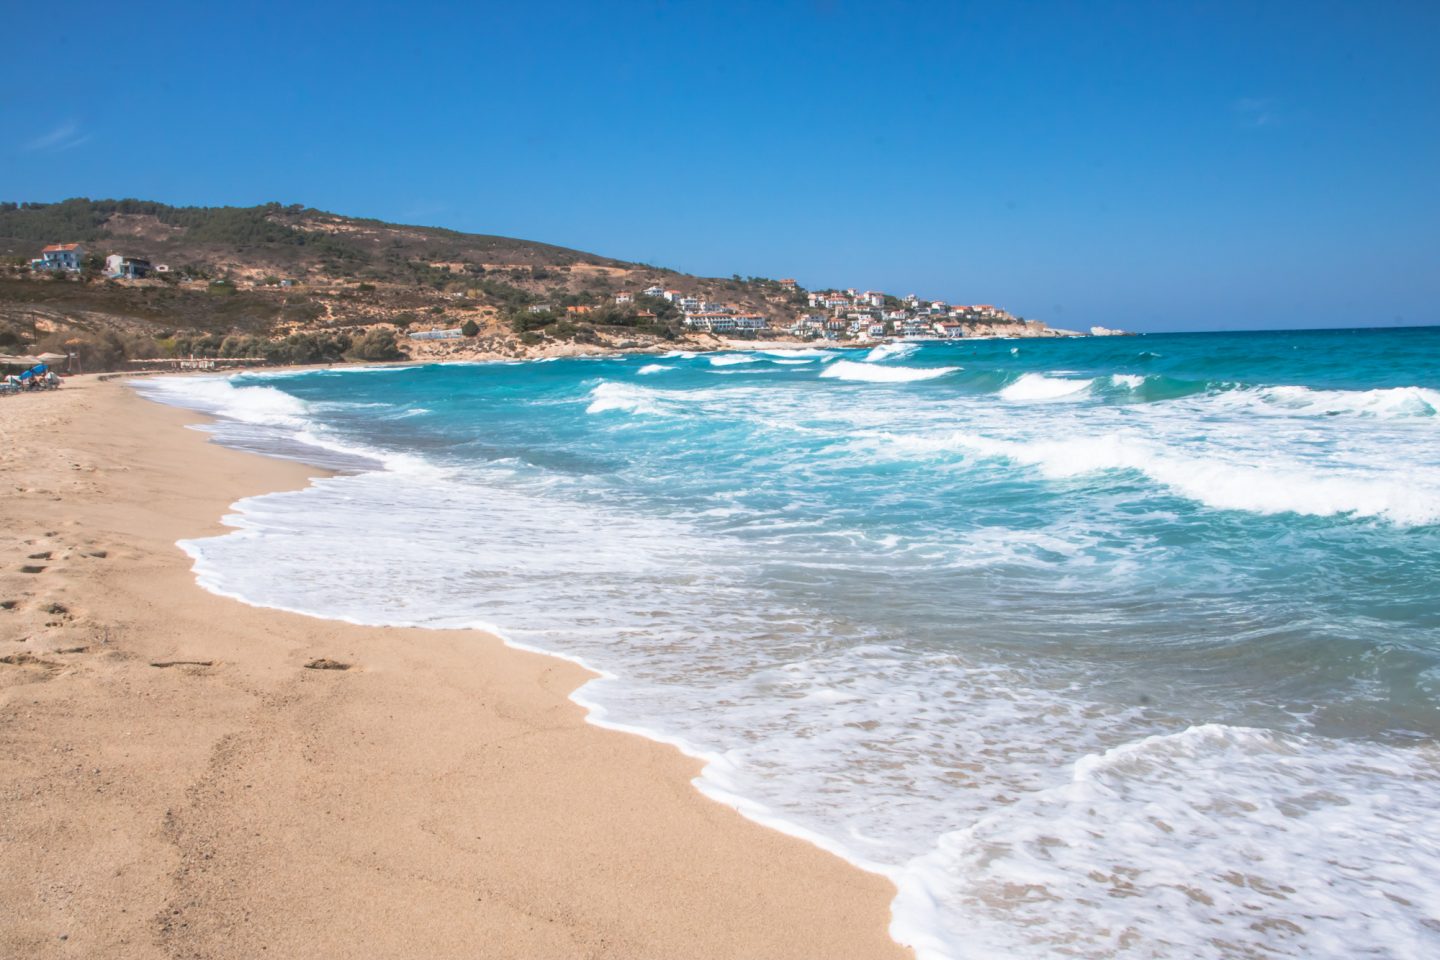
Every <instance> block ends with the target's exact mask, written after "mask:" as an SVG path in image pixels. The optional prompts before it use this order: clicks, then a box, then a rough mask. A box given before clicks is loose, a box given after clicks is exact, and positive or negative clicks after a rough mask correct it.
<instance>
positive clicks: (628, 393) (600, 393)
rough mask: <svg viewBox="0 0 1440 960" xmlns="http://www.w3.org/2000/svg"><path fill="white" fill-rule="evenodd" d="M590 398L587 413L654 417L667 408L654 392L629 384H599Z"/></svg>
mask: <svg viewBox="0 0 1440 960" xmlns="http://www.w3.org/2000/svg"><path fill="white" fill-rule="evenodd" d="M589 397H590V405H589V406H588V407H586V408H585V412H586V413H608V412H610V411H612V410H618V411H621V412H623V413H635V414H650V415H652V416H660V415H664V413H665V408H664V407H663V406H661V404H660V402H659V397H658V396H657V395H656V393H655V392H654V391H653V390H647V389H645V388H644V387H637V386H634V385H633V384H629V383H612V382H610V381H606V382H604V383H601V384H597V385H596V386H595V388H594V389H593V390H591V391H590V393H589Z"/></svg>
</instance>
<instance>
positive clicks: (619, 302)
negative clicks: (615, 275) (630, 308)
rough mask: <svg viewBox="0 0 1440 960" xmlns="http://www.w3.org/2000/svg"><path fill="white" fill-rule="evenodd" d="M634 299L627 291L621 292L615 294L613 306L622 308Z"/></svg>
mask: <svg viewBox="0 0 1440 960" xmlns="http://www.w3.org/2000/svg"><path fill="white" fill-rule="evenodd" d="M634 299H635V298H634V297H632V296H631V295H630V292H629V291H628V290H621V291H620V292H619V293H617V294H615V305H616V306H617V307H619V306H624V305H625V304H627V303H629V302H630V301H631V300H634Z"/></svg>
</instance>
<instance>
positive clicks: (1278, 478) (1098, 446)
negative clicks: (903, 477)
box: [888, 432, 1440, 525]
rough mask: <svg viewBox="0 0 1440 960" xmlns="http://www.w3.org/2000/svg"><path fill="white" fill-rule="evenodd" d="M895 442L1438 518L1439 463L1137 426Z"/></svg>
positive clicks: (1284, 500) (1319, 510)
mask: <svg viewBox="0 0 1440 960" xmlns="http://www.w3.org/2000/svg"><path fill="white" fill-rule="evenodd" d="M888 439H889V441H890V442H892V443H893V444H894V445H895V446H897V447H899V448H901V449H904V450H908V451H911V452H916V453H922V454H933V453H936V452H941V451H945V450H968V451H971V452H973V453H977V454H979V455H981V456H988V457H1004V458H1006V459H1009V460H1012V461H1014V462H1016V463H1022V464H1026V465H1028V466H1033V467H1035V468H1037V469H1038V470H1039V471H1040V472H1041V473H1042V474H1043V475H1044V476H1046V477H1049V478H1051V479H1066V478H1071V477H1078V476H1082V475H1085V474H1091V473H1097V472H1103V471H1109V470H1134V471H1138V472H1140V473H1142V474H1144V475H1145V476H1146V477H1148V478H1150V479H1151V480H1153V481H1155V482H1156V483H1159V484H1162V485H1164V486H1165V487H1168V488H1169V489H1170V490H1172V491H1174V492H1175V493H1178V494H1180V495H1181V496H1184V497H1187V498H1189V499H1191V500H1194V501H1197V502H1199V503H1203V504H1205V505H1206V506H1210V507H1214V508H1217V509H1221V510H1246V511H1250V512H1253V513H1265V514H1276V513H1300V514H1308V515H1310V516H1318V517H1329V516H1335V515H1337V514H1346V515H1350V516H1355V517H1381V518H1384V519H1387V520H1390V521H1393V522H1395V523H1398V524H1402V525H1420V524H1430V523H1436V522H1440V470H1435V469H1421V468H1414V469H1412V470H1411V471H1410V472H1409V474H1408V475H1406V476H1402V477H1396V476H1395V475H1394V474H1393V472H1392V471H1390V470H1388V469H1387V468H1386V464H1383V463H1379V464H1372V465H1369V466H1363V465H1361V466H1355V467H1343V466H1340V465H1330V466H1325V467H1319V466H1315V465H1311V464H1306V463H1303V462H1299V461H1295V460H1286V459H1283V458H1272V461H1271V462H1270V463H1266V464H1251V463H1243V462H1235V461H1234V460H1227V459H1223V458H1220V457H1213V456H1212V457H1207V456H1203V455H1202V456H1196V455H1195V454H1194V453H1185V452H1183V451H1180V450H1176V449H1174V448H1167V447H1166V446H1164V445H1163V444H1161V443H1159V442H1157V441H1155V440H1153V439H1151V438H1148V437H1144V436H1140V435H1136V434H1134V433H1125V432H1112V433H1108V434H1104V435H1100V436H1092V437H1073V438H1067V439H1056V440H1051V439H1044V440H1028V441H1017V440H1007V439H997V438H993V437H987V436H983V435H980V434H974V433H965V432H955V433H951V434H949V435H945V436H913V435H890V436H889V437H888Z"/></svg>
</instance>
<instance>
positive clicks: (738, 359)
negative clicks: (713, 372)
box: [710, 353, 760, 367]
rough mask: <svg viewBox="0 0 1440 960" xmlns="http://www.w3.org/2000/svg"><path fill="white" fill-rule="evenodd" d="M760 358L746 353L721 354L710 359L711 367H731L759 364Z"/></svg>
mask: <svg viewBox="0 0 1440 960" xmlns="http://www.w3.org/2000/svg"><path fill="white" fill-rule="evenodd" d="M759 362H760V358H759V357H757V356H754V355H752V354H748V353H722V354H718V355H716V356H713V357H711V358H710V366H712V367H732V366H735V365H736V364H740V363H759Z"/></svg>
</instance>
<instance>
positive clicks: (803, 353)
mask: <svg viewBox="0 0 1440 960" xmlns="http://www.w3.org/2000/svg"><path fill="white" fill-rule="evenodd" d="M759 352H760V353H763V354H765V356H767V357H791V358H800V357H803V358H805V359H807V360H829V359H832V358H833V357H834V356H835V351H833V350H817V349H815V348H814V347H796V348H795V349H794V350H761V351H759Z"/></svg>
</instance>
